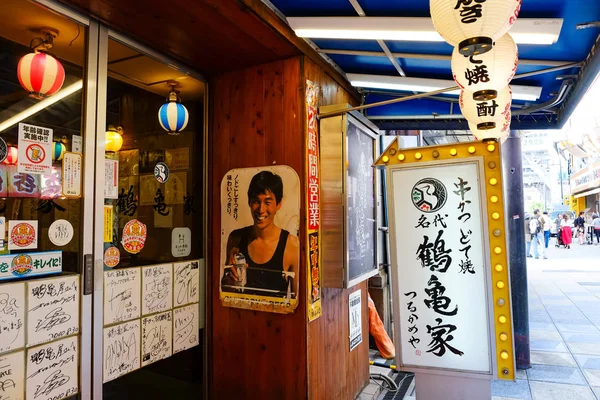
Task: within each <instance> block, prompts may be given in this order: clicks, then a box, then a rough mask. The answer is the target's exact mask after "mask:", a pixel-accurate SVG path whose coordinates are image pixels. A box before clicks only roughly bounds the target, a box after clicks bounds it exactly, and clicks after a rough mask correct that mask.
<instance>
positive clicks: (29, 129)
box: [17, 123, 52, 175]
mask: <svg viewBox="0 0 600 400" xmlns="http://www.w3.org/2000/svg"><path fill="white" fill-rule="evenodd" d="M17 160H18V167H17V170H18V171H19V172H20V173H28V174H37V175H50V174H51V173H52V129H48V128H42V127H41V126H34V125H28V124H23V123H20V124H19V151H18V156H17Z"/></svg>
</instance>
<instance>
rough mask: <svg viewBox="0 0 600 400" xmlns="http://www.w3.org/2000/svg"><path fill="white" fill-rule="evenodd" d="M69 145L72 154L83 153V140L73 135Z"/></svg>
mask: <svg viewBox="0 0 600 400" xmlns="http://www.w3.org/2000/svg"><path fill="white" fill-rule="evenodd" d="M71 144H72V146H73V147H72V149H73V153H83V138H82V137H81V136H79V135H73V136H72V137H71Z"/></svg>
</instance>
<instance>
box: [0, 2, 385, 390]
mask: <svg viewBox="0 0 600 400" xmlns="http://www.w3.org/2000/svg"><path fill="white" fill-rule="evenodd" d="M2 6H3V7H2V9H3V11H2V13H1V14H0V56H1V57H2V63H1V64H0V74H1V75H0V78H1V79H0V137H1V138H2V141H0V158H3V161H2V163H1V164H0V178H1V181H0V183H1V187H0V207H1V208H0V210H1V214H0V224H2V225H4V227H3V229H4V232H5V235H4V236H3V240H2V241H0V244H1V245H2V247H1V249H0V251H1V255H0V258H2V260H0V279H2V280H0V307H1V308H2V309H0V360H1V361H2V362H0V365H1V366H2V367H0V368H3V369H4V370H6V371H3V370H1V369H0V374H2V376H5V377H6V376H8V375H6V374H9V372H8V371H10V378H11V382H14V385H13V387H11V388H10V390H11V391H10V393H8V394H7V395H8V396H9V397H10V396H13V397H11V398H16V399H62V398H73V399H75V398H82V399H91V398H94V399H127V398H138V397H139V398H146V399H164V398H176V399H192V398H193V399H198V398H207V399H208V398H210V399H256V398H265V399H283V398H286V399H304V398H311V399H321V398H325V397H324V396H326V398H330V399H349V398H354V397H355V396H356V395H357V394H358V393H359V392H360V390H361V389H362V388H363V387H364V386H365V385H366V384H367V383H368V381H369V365H368V344H367V342H368V340H366V335H367V332H368V325H367V315H368V313H367V283H366V281H365V280H364V279H363V280H362V281H360V280H358V281H356V282H353V283H355V284H354V285H353V286H352V287H350V288H348V286H349V285H346V284H344V285H341V286H337V288H325V287H320V286H319V282H318V281H319V279H316V278H315V274H313V275H310V276H309V275H308V274H309V271H310V268H307V266H308V265H311V264H310V260H309V258H311V257H309V255H311V256H312V255H315V254H316V251H317V250H318V249H317V248H316V247H311V249H312V250H311V251H312V252H309V247H310V246H309V242H308V237H309V235H308V234H309V233H310V232H308V231H307V229H308V228H310V226H311V225H310V224H308V222H307V221H308V216H309V211H308V207H309V206H308V202H310V201H311V199H312V197H310V196H309V195H308V193H309V183H310V182H309V176H312V175H310V168H309V165H310V161H309V160H310V159H309V158H307V154H308V153H307V152H309V150H310V147H311V144H310V141H309V137H311V136H310V135H309V133H310V132H311V129H312V128H311V111H310V110H311V104H313V108H314V104H315V103H311V101H313V99H312V98H311V97H310V96H313V97H314V96H316V100H315V101H316V102H318V104H319V105H320V106H327V105H332V104H350V105H357V104H358V103H359V100H360V97H359V96H358V93H357V92H356V91H355V90H354V89H353V88H352V87H351V86H350V85H349V84H348V83H347V82H346V81H345V80H344V79H343V78H342V77H341V75H339V74H338V73H337V72H336V71H335V70H334V69H333V68H332V67H330V66H328V65H327V64H326V63H325V62H324V61H323V60H322V58H321V57H320V56H319V55H318V54H317V53H316V52H315V51H314V50H312V49H311V48H310V47H309V46H308V45H307V44H306V43H305V42H303V41H300V40H299V39H298V38H296V37H294V35H293V34H292V32H291V31H290V30H289V28H288V27H287V26H284V25H283V24H282V23H281V21H280V20H279V19H278V18H277V17H276V15H275V14H274V13H273V12H272V11H271V10H270V9H268V8H267V7H266V6H265V5H264V4H262V3H261V2H259V1H253V0H244V1H233V0H227V1H217V0H203V1H199V2H190V1H187V0H175V1H172V2H169V3H168V4H167V3H164V2H163V3H159V2H151V3H147V2H138V1H130V2H118V1H112V0H110V1H103V2H88V1H83V0H67V1H63V2H61V3H59V2H54V1H51V0H38V1H30V0H5V1H4V2H3V4H2ZM314 86H318V87H319V88H320V90H318V91H312V88H313V87H314ZM309 94H310V96H309ZM312 116H313V117H314V114H313V115H312ZM241 169H244V173H247V172H248V169H253V170H256V171H261V172H265V171H266V172H265V173H267V172H270V171H275V172H273V173H274V174H279V175H281V176H284V174H285V173H289V174H290V177H291V178H290V179H284V187H285V188H288V187H289V182H292V181H294V180H296V182H297V186H295V188H296V192H295V193H296V196H297V203H293V202H291V203H290V201H291V200H289V199H290V198H291V197H292V195H291V194H289V193H291V192H289V189H286V190H287V191H284V203H283V204H284V207H288V208H289V209H290V210H291V211H290V212H289V215H290V216H291V217H290V220H293V221H295V222H292V223H291V226H294V227H295V230H294V229H290V236H294V238H291V239H288V242H287V243H288V244H289V243H292V245H291V246H292V248H293V249H295V250H296V251H297V253H296V254H297V255H296V257H297V259H296V261H293V260H292V261H291V262H290V270H287V272H288V273H289V274H288V275H289V276H291V277H292V279H288V278H286V279H287V281H286V282H293V285H292V283H290V284H289V286H288V287H287V291H288V294H287V297H285V299H287V300H281V301H280V300H278V301H276V302H275V303H277V302H279V303H280V304H278V305H277V304H276V305H275V306H273V307H274V308H277V307H281V308H283V307H288V309H287V310H284V312H276V313H273V312H264V311H259V310H257V309H256V308H254V309H247V308H252V307H250V306H246V307H241V308H240V307H235V305H234V306H228V305H231V304H227V301H232V302H234V303H236V302H238V303H239V302H240V300H239V298H240V297H244V296H245V297H246V298H247V297H251V296H252V295H251V294H249V293H245V294H244V296H238V300H235V296H233V297H234V300H231V299H230V297H228V296H227V295H223V290H222V288H221V285H224V284H223V282H224V276H225V275H227V274H226V273H224V266H223V264H224V263H223V262H222V259H223V258H222V254H224V253H225V251H226V250H228V249H229V247H227V249H226V248H225V247H226V245H227V242H228V241H227V240H224V238H223V236H224V231H225V229H226V228H227V227H225V226H223V224H222V221H223V219H222V215H224V213H225V212H226V211H227V212H229V215H233V214H232V213H235V214H236V217H234V219H235V220H236V221H238V218H237V212H238V205H239V213H240V215H241V214H242V213H243V214H244V215H246V213H248V211H247V208H246V204H248V205H250V206H251V207H252V201H251V200H250V198H249V196H250V190H248V193H246V187H238V181H237V179H238V175H234V173H233V172H231V171H242V170H241ZM284 170H285V171H287V172H281V171H284ZM239 176H241V175H239ZM261 176H263V175H261ZM240 179H241V178H240ZM240 182H241V181H240ZM242 183H243V182H241V183H240V185H241V184H242ZM269 190H270V189H269ZM227 196H229V198H228V197H227ZM244 196H245V197H244ZM286 196H287V197H286ZM242 199H245V200H243V201H242ZM246 202H247V203H246ZM279 202H280V199H278V200H277V203H279ZM286 202H287V203H286ZM232 204H233V206H232ZM290 204H292V205H290ZM293 204H296V205H295V214H294V210H293V209H294V207H293ZM317 204H318V202H317ZM227 207H233V208H231V209H230V208H227ZM224 210H226V211H224ZM231 210H235V212H233V211H231ZM252 212H254V211H252ZM292 217H293V218H292ZM240 218H242V217H240ZM244 218H251V214H250V213H248V214H247V215H246V216H245V217H244ZM265 218H266V217H265ZM262 220H263V217H257V221H255V223H257V224H260V223H262V222H261V221H262ZM240 221H241V219H240ZM340 223H341V222H340ZM294 224H295V225H294ZM307 227H308V228H307ZM285 247H286V250H285V251H286V255H285V256H284V257H287V251H288V250H287V249H288V247H287V246H285ZM315 257H317V256H316V255H315ZM329 262H330V263H332V264H335V263H336V262H339V263H341V260H336V259H335V257H333V259H332V257H330V258H329ZM286 263H287V261H286ZM225 264H230V263H229V262H228V261H227V260H226V261H225ZM225 267H226V268H228V267H229V266H225ZM375 269H377V266H375ZM319 276H320V275H316V277H317V278H318V277H319ZM248 279H251V277H248ZM315 279H316V280H315ZM346 283H347V282H346ZM294 285H295V286H294ZM309 285H310V286H309ZM316 286H318V287H317V288H315V287H316ZM309 287H311V288H312V291H311V290H309V289H308V288H309ZM260 290H261V289H257V291H260ZM234 291H235V290H234ZM283 291H285V289H284V290H283ZM236 292H239V291H236ZM290 293H291V294H290ZM307 293H309V294H308V295H307ZM349 296H353V297H352V298H353V299H356V297H357V296H358V298H359V299H361V298H362V302H361V301H360V300H359V301H358V303H357V302H356V301H351V302H349ZM317 298H318V300H319V301H320V302H319V303H318V304H319V305H320V307H322V310H321V309H318V310H317V308H316V305H315V304H316V303H315V301H316V299H317ZM227 299H229V300H227ZM290 299H292V300H290ZM255 303H256V302H255ZM350 303H352V305H351V304H350ZM246 304H254V303H252V302H250V303H246ZM290 304H292V305H293V307H292V306H290ZM356 305H358V309H359V310H360V311H361V312H360V313H358V316H359V322H358V330H359V331H362V335H363V336H362V340H354V341H353V342H352V343H350V336H351V335H350V327H349V325H350V317H349V311H350V307H354V308H356ZM263 306H264V302H263ZM294 307H295V309H294ZM244 308H246V309H244ZM321 315H322V316H321ZM360 315H362V318H361V317H360ZM309 321H310V322H309ZM355 325H356V321H355ZM356 328H357V327H356V326H355V329H356ZM355 339H356V338H355ZM59 365H60V367H57V366H59ZM2 387H3V390H5V389H8V386H6V385H4V386H2ZM0 397H1V398H3V396H0Z"/></svg>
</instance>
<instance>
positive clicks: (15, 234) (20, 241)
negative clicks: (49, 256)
mask: <svg viewBox="0 0 600 400" xmlns="http://www.w3.org/2000/svg"><path fill="white" fill-rule="evenodd" d="M37 231H38V222H37V221H33V220H31V221H18V220H14V221H9V222H8V249H9V250H26V249H37Z"/></svg>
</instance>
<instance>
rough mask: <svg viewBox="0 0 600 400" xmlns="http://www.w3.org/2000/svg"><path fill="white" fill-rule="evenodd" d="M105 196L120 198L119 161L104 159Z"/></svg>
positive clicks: (106, 197)
mask: <svg viewBox="0 0 600 400" xmlns="http://www.w3.org/2000/svg"><path fill="white" fill-rule="evenodd" d="M104 198H105V199H114V200H116V199H118V198H119V161H118V160H109V159H106V160H104Z"/></svg>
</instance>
